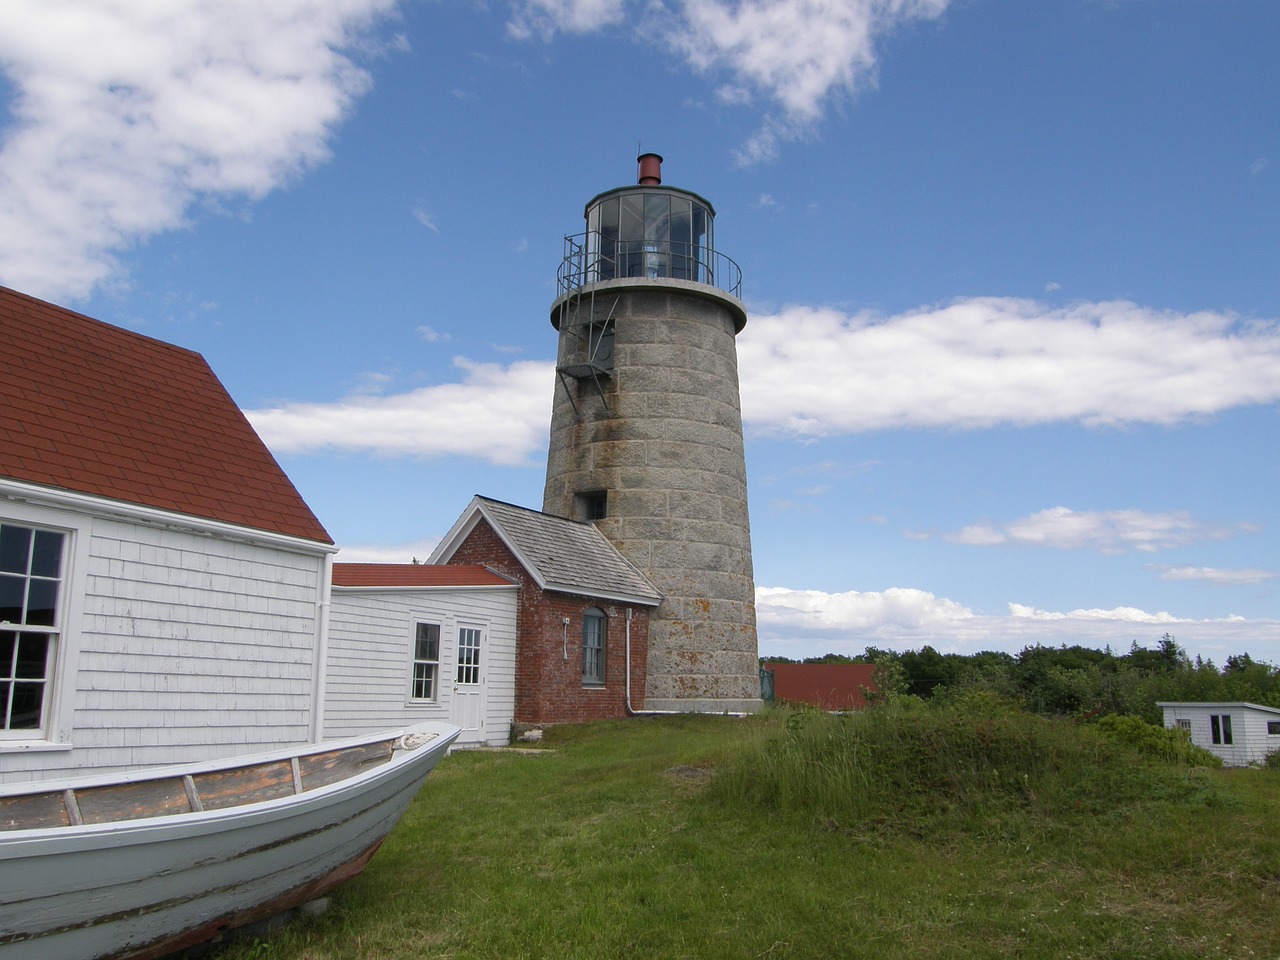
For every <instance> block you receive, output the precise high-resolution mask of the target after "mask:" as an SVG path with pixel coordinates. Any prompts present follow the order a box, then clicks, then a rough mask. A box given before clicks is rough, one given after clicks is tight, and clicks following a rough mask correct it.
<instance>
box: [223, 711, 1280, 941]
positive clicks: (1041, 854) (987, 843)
mask: <svg viewBox="0 0 1280 960" xmlns="http://www.w3.org/2000/svg"><path fill="white" fill-rule="evenodd" d="M1121 734H1122V735H1121V736H1120V737H1119V738H1117V737H1116V736H1108V735H1107V734H1106V733H1105V732H1104V731H1102V730H1099V729H1097V728H1096V727H1090V726H1079V725H1075V724H1071V723H1066V722H1061V721H1050V720H1044V719H1041V718H1036V717H1032V716H1029V715H1026V714H1024V713H1021V712H1019V711H1017V710H1014V709H1011V708H1008V707H1003V706H1001V705H1000V704H998V703H996V702H993V701H986V702H978V703H971V704H967V705H962V706H952V707H948V708H944V709H930V708H921V707H910V706H905V707H904V706H895V705H892V704H891V705H888V706H883V707H878V708H876V709H874V710H872V711H869V712H868V713H866V714H860V715H856V716H851V717H829V716H826V715H823V714H819V713H816V712H811V711H788V710H773V711H770V712H768V713H767V714H764V715H762V716H760V717H755V718H750V719H735V718H728V717H661V718H651V719H633V720H629V721H621V722H611V723H601V724H592V725H587V726H581V727H561V728H554V729H552V730H550V731H548V734H547V737H546V740H545V741H544V746H545V749H544V750H543V751H541V752H539V753H536V754H529V753H517V752H503V753H490V752H484V753H478V752H477V753H465V754H460V755H456V756H454V757H450V758H448V759H447V760H446V761H445V762H444V763H443V764H442V765H441V766H440V768H439V769H438V770H437V771H436V773H435V774H433V775H432V777H431V779H430V780H429V781H428V783H427V786H426V787H425V789H424V790H423V791H422V793H421V794H420V795H419V797H418V799H417V800H416V801H415V802H414V804H413V806H412V808H411V809H410V811H409V813H408V815H407V816H406V817H405V819H404V820H403V821H402V823H401V824H400V826H399V827H398V828H397V829H396V830H395V832H394V833H393V834H392V836H391V837H390V838H389V840H388V841H387V843H386V844H385V845H384V847H383V849H382V851H381V852H380V853H379V854H378V856H377V857H376V858H375V859H374V861H373V864H372V865H371V866H370V867H369V869H368V870H366V872H365V873H364V874H363V875H362V876H361V877H359V878H358V879H357V880H355V881H353V882H352V883H351V884H349V885H347V886H346V887H344V888H343V889H342V890H341V891H339V892H338V894H337V895H336V896H335V897H334V903H333V907H332V908H331V909H330V911H329V912H328V913H326V914H325V915H323V916H322V917H320V918H318V919H314V920H305V921H300V922H298V923H296V924H294V925H292V926H290V927H289V928H288V929H286V930H285V931H284V932H283V933H281V934H279V935H277V936H276V937H274V938H272V939H270V940H264V941H251V942H242V943H239V944H233V945H230V946H229V947H227V948H226V949H224V950H223V951H221V952H220V953H219V955H218V960H249V958H259V960H261V958H271V960H339V958H341V960H353V958H368V960H374V958H378V960H389V958H401V957H404V958H409V957H413V958H444V957H493V958H498V957H501V958H520V957H529V958H534V957H548V958H550V957H555V958H596V957H599V958H610V960H613V958H621V957H655V958H656V957H664V958H665V957H671V958H678V957H689V958H704V957H705V958H752V957H765V958H775V960H776V958H802V957H803V958H830V957H868V958H872V957H874V958H877V960H881V958H895V957H902V958H912V960H919V958H930V957H937V958H943V957H946V958H957V957H1023V958H1035V957H1045V958H1049V957H1052V958H1055V960H1058V958H1066V957H1081V958H1084V957H1099V958H1101V957H1187V958H1191V957H1196V958H1200V957H1219V956H1221V957H1249V956H1259V957H1275V956H1276V955H1277V953H1276V951H1277V944H1280V771H1276V770H1266V769H1263V770H1221V769H1210V768H1206V767H1201V766H1197V765H1195V764H1196V762H1197V761H1196V757H1195V756H1194V755H1192V754H1190V753H1186V752H1182V753H1179V752H1178V751H1176V750H1175V751H1169V750H1164V749H1154V750H1153V749H1152V747H1151V744H1150V743H1145V744H1143V743H1141V742H1140V738H1136V737H1134V736H1132V735H1131V734H1132V731H1130V732H1129V733H1128V734H1126V733H1125V732H1124V731H1121ZM1135 744H1136V745H1135Z"/></svg>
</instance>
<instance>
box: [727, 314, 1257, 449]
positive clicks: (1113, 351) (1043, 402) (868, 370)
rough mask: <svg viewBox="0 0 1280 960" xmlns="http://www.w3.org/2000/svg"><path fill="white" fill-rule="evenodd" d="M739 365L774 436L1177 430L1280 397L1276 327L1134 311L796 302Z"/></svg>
mask: <svg viewBox="0 0 1280 960" xmlns="http://www.w3.org/2000/svg"><path fill="white" fill-rule="evenodd" d="M738 356H739V365H740V368H741V378H742V411H743V418H744V420H745V421H746V422H748V423H749V424H751V425H753V426H754V427H756V428H758V429H760V430H762V431H764V432H770V433H791V434H800V435H808V436H823V435H831V434H842V433H857V432H862V431H867V430H881V429H894V428H902V427H962V428H978V427H990V426H994V425H996V424H1014V425H1022V426H1028V425H1033V424H1043V423H1054V422H1062V421H1075V422H1079V423H1083V424H1086V425H1089V426H1104V425H1105V426H1115V425H1122V424H1130V423H1159V424H1172V423H1177V422H1179V421H1184V420H1188V419H1193V418H1197V417H1205V416H1209V415H1212V414H1215V413H1219V412H1221V411H1223V410H1226V409H1228V408H1231V407H1236V406H1245V405H1250V404H1263V403H1273V402H1275V401H1276V400H1278V399H1280V322H1277V321H1274V320H1272V321H1265V322H1263V321H1254V322H1246V321H1243V320H1240V319H1238V318H1236V317H1233V316H1230V315H1227V314H1222V313H1214V312H1209V311H1206V312H1201V313H1190V314H1186V313H1176V312H1172V311H1160V310H1154V309H1151V308H1148V307H1142V306H1139V305H1137V304H1134V303H1129V302H1127V301H1113V302H1103V303H1077V304H1072V305H1068V306H1061V307H1057V306H1050V305H1047V304H1044V303H1040V302H1037V301H1032V300H1021V299H1014V298H998V297H983V298H973V299H963V300H957V301H955V302H953V303H950V304H946V305H942V306H936V307H924V308H920V309H918V310H912V311H908V312H906V313H902V314H898V315H895V316H889V317H885V316H881V315H878V314H873V313H870V312H860V313H854V314H848V313H844V312H842V311H839V310H835V309H831V308H822V307H808V306H794V307H789V308H786V309H784V310H782V311H781V312H779V313H775V314H771V315H765V316H753V317H752V318H751V320H750V322H749V323H748V324H747V328H746V330H745V331H744V332H743V334H742V336H741V337H739V340H738Z"/></svg>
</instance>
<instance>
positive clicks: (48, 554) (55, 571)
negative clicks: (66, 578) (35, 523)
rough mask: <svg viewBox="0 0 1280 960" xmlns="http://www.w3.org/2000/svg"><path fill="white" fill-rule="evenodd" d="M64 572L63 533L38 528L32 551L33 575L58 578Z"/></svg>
mask: <svg viewBox="0 0 1280 960" xmlns="http://www.w3.org/2000/svg"><path fill="white" fill-rule="evenodd" d="M61 573H62V534H60V533H54V532H53V531H52V530H37V531H36V540H35V549H34V550H33V551H32V553H31V575H32V576H35V577H52V578H54V579H57V578H58V577H59V576H61Z"/></svg>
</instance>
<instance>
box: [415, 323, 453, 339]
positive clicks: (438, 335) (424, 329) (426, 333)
mask: <svg viewBox="0 0 1280 960" xmlns="http://www.w3.org/2000/svg"><path fill="white" fill-rule="evenodd" d="M418 336H420V337H421V338H422V339H423V340H425V341H426V342H427V343H448V342H449V341H450V340H452V339H453V335H452V334H449V333H444V332H442V331H440V330H437V329H436V328H435V327H429V326H427V325H426V324H425V323H424V324H423V325H422V326H420V327H418Z"/></svg>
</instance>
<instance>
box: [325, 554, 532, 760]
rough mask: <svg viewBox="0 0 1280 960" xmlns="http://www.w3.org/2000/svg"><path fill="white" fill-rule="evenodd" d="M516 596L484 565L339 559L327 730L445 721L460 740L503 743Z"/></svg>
mask: <svg viewBox="0 0 1280 960" xmlns="http://www.w3.org/2000/svg"><path fill="white" fill-rule="evenodd" d="M519 597H520V585H519V584H518V583H517V582H516V581H514V580H511V579H508V578H507V577H504V576H500V575H499V574H497V573H494V572H493V571H492V570H490V569H488V568H487V567H483V566H462V565H459V566H436V565H432V564H408V563H335V564H334V566H333V598H332V603H331V606H330V618H329V622H330V625H329V646H328V650H329V655H328V658H327V662H328V665H329V668H328V669H329V673H328V678H327V680H326V694H325V701H326V705H325V732H326V733H327V734H328V735H329V736H348V735H355V734H358V733H364V732H366V731H370V730H379V729H385V728H389V727H395V726H399V725H401V724H404V723H408V722H417V721H419V720H444V721H447V722H449V723H453V724H456V725H457V726H459V727H461V728H462V734H461V735H460V736H459V738H458V740H457V742H456V745H457V746H459V747H465V746H485V745H488V746H499V745H502V744H505V743H506V742H507V740H508V738H509V736H510V733H511V719H512V716H513V713H514V711H515V690H516V676H515V670H516V617H517V604H518V601H519Z"/></svg>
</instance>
